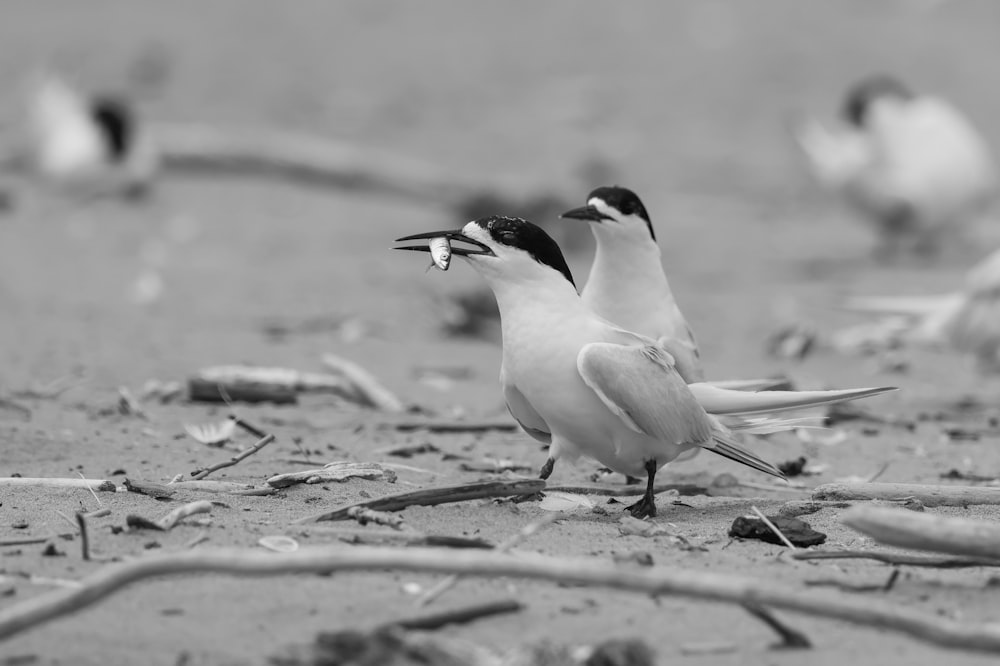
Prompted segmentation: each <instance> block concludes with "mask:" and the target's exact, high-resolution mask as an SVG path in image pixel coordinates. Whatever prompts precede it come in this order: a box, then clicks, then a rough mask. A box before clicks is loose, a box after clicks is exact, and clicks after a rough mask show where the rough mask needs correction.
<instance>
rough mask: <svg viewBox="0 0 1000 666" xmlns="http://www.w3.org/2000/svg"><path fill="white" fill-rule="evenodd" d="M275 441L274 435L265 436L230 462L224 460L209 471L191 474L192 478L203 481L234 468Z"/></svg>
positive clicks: (204, 470)
mask: <svg viewBox="0 0 1000 666" xmlns="http://www.w3.org/2000/svg"><path fill="white" fill-rule="evenodd" d="M273 441H274V435H265V436H264V437H262V438H261V439H260V440H259V441H258V442H257V443H256V444H254V445H253V446H251V447H250V448H249V449H247V450H246V451H241V452H240V453H238V454H236V455H235V456H233V457H232V458H230V459H229V460H224V461H222V462H220V463H215V464H214V465H212V466H211V467H209V468H208V469H203V470H199V471H195V472H191V477H192V479H194V480H195V481H201V480H202V479H204V478H205V477H206V476H208V475H209V474H211V473H212V472H218V471H219V470H220V469H225V468H226V467H232V466H233V465H235V464H237V463H239V462H240V461H241V460H244V459H245V458H249V457H250V456H252V455H253V454H255V453H257V452H258V451H260V450H261V449H262V448H264V447H265V446H267V445H268V444H270V443H271V442H273Z"/></svg>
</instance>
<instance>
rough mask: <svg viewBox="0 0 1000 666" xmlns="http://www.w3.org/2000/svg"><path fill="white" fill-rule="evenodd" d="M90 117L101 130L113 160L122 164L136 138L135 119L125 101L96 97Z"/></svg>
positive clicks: (115, 98)
mask: <svg viewBox="0 0 1000 666" xmlns="http://www.w3.org/2000/svg"><path fill="white" fill-rule="evenodd" d="M90 115H91V117H92V118H93V119H94V122H96V123H97V126H98V127H100V128H101V133H102V134H103V135H104V139H105V141H106V142H107V146H108V151H109V152H110V154H111V158H112V159H113V160H114V161H116V162H120V161H122V160H123V159H125V157H126V156H127V154H128V151H129V149H130V148H131V146H132V140H133V139H134V138H135V117H134V115H133V113H132V109H130V108H129V106H128V104H127V103H126V102H125V100H123V99H121V98H119V97H112V96H103V97H95V98H94V99H93V100H92V101H91V103H90Z"/></svg>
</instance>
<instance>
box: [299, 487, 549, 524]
mask: <svg viewBox="0 0 1000 666" xmlns="http://www.w3.org/2000/svg"><path fill="white" fill-rule="evenodd" d="M544 489H545V481H543V480H541V479H518V480H515V481H481V482H479V483H469V484H463V485H458V486H444V487H440V488H425V489H423V490H414V491H410V492H405V493H399V494H396V495H388V496H386V497H380V498H378V499H373V500H368V501H367V502H358V503H357V504H348V505H347V506H342V507H340V508H337V509H334V510H333V511H325V512H323V513H320V514H317V515H315V516H307V517H305V518H299V519H298V520H296V521H295V522H296V523H313V522H319V521H321V520H347V519H348V518H350V516H349V515H348V512H349V511H350V510H351V509H353V508H354V507H363V508H366V509H372V510H374V511H402V510H403V509H405V508H406V507H408V506H434V505H437V504H449V503H451V502H466V501H468V500H474V499H485V498H489V497H513V496H518V495H534V494H535V493H537V492H539V491H542V490H544Z"/></svg>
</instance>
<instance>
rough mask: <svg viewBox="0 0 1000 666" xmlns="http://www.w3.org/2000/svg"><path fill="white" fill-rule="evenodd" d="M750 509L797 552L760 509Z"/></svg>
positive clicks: (754, 507)
mask: <svg viewBox="0 0 1000 666" xmlns="http://www.w3.org/2000/svg"><path fill="white" fill-rule="evenodd" d="M750 509H751V510H752V511H753V512H754V513H756V514H757V517H758V518H760V520H761V522H763V523H764V524H765V525H767V529H769V530H771V531H772V532H774V533H775V534H776V535H777V536H778V538H779V539H781V543H783V544H785V545H786V546H788V547H789V548H790V549H791V550H795V544H794V543H792V542H791V541H789V540H788V537H786V536H785V535H784V533H783V532H782V531H781V530H779V529H778V526H777V525H775V524H774V523H772V522H771V519H770V518H768V517H767V516H765V515H764V514H763V513H762V512H761V510H760V509H758V508H757V507H756V506H751V507H750ZM748 610H749V609H748ZM750 612H751V613H752V612H753V611H752V610H751V611H750Z"/></svg>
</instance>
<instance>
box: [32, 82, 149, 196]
mask: <svg viewBox="0 0 1000 666" xmlns="http://www.w3.org/2000/svg"><path fill="white" fill-rule="evenodd" d="M25 111H26V119H25V126H26V132H25V136H24V137H23V143H24V146H23V152H24V153H25V157H26V158H27V161H28V163H29V164H28V166H29V168H30V169H31V171H32V172H33V173H34V174H36V175H37V176H38V177H39V178H41V179H42V180H43V181H45V182H50V183H54V184H57V185H63V186H79V185H84V186H95V185H103V186H110V187H112V188H113V189H115V190H117V191H120V192H121V193H123V194H126V195H129V196H134V195H141V194H143V193H145V192H146V191H147V189H148V187H149V186H150V185H151V183H152V179H153V178H154V176H155V174H156V172H157V170H158V167H159V158H158V154H157V151H156V149H155V147H154V146H153V144H152V142H151V141H150V139H149V137H148V134H147V133H146V132H144V131H143V129H142V128H141V127H140V124H139V122H138V118H137V116H136V113H135V110H134V109H133V108H132V107H131V105H130V104H129V103H128V101H127V100H126V99H124V98H122V97H118V96H111V95H106V96H87V95H84V94H83V93H81V92H79V91H78V90H76V89H74V88H73V87H72V86H70V85H69V84H68V83H67V82H66V81H64V80H62V79H60V78H58V77H56V76H54V75H52V74H48V73H45V74H42V75H39V76H38V77H37V78H35V79H34V80H33V81H32V82H31V84H30V87H29V94H28V99H27V108H26V110H25Z"/></svg>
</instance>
